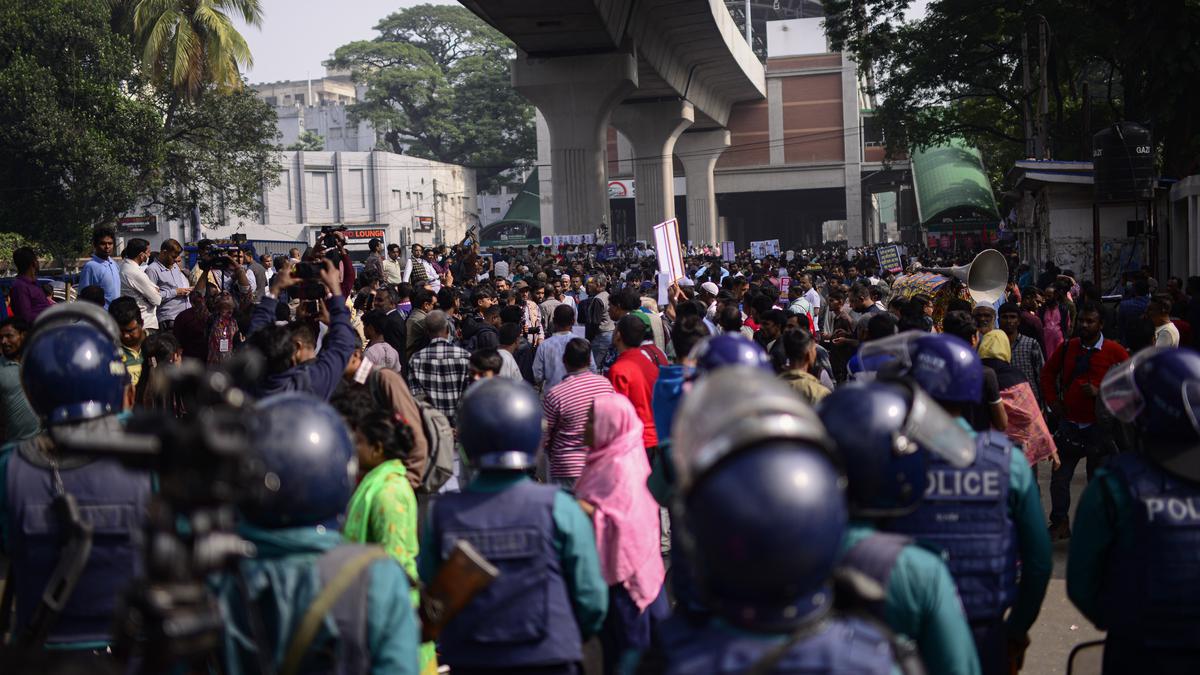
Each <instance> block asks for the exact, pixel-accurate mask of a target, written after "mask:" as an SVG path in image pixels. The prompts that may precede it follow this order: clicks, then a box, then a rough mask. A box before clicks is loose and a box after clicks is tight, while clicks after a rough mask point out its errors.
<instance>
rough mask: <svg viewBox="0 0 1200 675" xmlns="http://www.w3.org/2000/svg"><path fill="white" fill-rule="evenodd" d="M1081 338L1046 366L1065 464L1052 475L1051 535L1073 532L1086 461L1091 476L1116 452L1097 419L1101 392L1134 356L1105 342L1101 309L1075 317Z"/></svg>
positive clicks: (1045, 388) (1046, 388)
mask: <svg viewBox="0 0 1200 675" xmlns="http://www.w3.org/2000/svg"><path fill="white" fill-rule="evenodd" d="M1075 324H1076V329H1077V333H1078V337H1074V338H1071V339H1070V340H1068V341H1066V342H1064V343H1063V344H1061V345H1059V347H1058V349H1056V350H1055V351H1054V353H1053V354H1051V355H1050V358H1049V359H1048V360H1047V361H1046V365H1045V366H1043V367H1042V378H1041V379H1042V382H1041V385H1042V397H1043V399H1044V400H1045V401H1046V405H1047V406H1049V408H1050V411H1051V412H1053V413H1054V414H1055V415H1056V416H1057V417H1058V420H1059V424H1058V431H1057V433H1055V435H1054V441H1055V444H1057V445H1058V456H1059V458H1060V459H1061V460H1062V466H1060V467H1059V468H1058V469H1056V470H1054V472H1053V473H1051V474H1050V539H1051V540H1057V539H1066V538H1068V537H1070V536H1071V527H1070V524H1069V522H1068V518H1069V515H1068V514H1069V511H1070V508H1071V477H1072V476H1074V474H1075V467H1076V466H1078V465H1079V461H1080V460H1082V459H1086V460H1087V477H1088V480H1091V479H1092V474H1094V473H1095V472H1096V469H1097V468H1098V467H1099V466H1100V464H1101V463H1102V462H1103V461H1104V458H1105V457H1106V456H1107V455H1108V454H1110V453H1111V452H1113V451H1114V450H1115V448H1114V446H1113V441H1112V439H1111V438H1110V437H1109V435H1108V433H1107V432H1106V431H1105V430H1104V429H1103V428H1102V426H1101V425H1100V424H1097V421H1096V394H1097V393H1098V392H1099V391H1100V381H1101V380H1103V379H1104V374H1105V373H1107V372H1108V370H1109V368H1112V367H1113V366H1114V365H1116V364H1118V363H1120V362H1122V361H1125V360H1126V359H1128V358H1129V352H1127V351H1125V348H1124V347H1122V346H1121V345H1120V344H1118V343H1117V342H1115V341H1113V340H1105V339H1104V334H1103V333H1102V332H1101V329H1102V328H1103V327H1104V321H1103V319H1101V315H1100V308H1099V307H1097V306H1096V305H1095V304H1093V303H1086V304H1083V305H1081V306H1080V308H1079V311H1078V312H1077V314H1076V319H1075Z"/></svg>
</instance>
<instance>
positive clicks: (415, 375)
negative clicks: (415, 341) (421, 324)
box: [408, 338, 471, 424]
mask: <svg viewBox="0 0 1200 675" xmlns="http://www.w3.org/2000/svg"><path fill="white" fill-rule="evenodd" d="M470 358H471V353H470V352H468V351H467V350H465V349H463V348H462V347H455V346H454V345H452V344H450V341H449V340H447V339H446V338H436V339H434V340H433V342H430V343H429V346H427V347H424V348H423V349H421V350H420V351H418V352H417V353H416V354H413V357H412V361H411V362H410V363H409V367H408V388H409V389H411V390H412V393H413V395H414V396H419V395H421V394H425V395H427V396H428V397H429V401H430V403H432V404H433V406H434V407H435V408H437V409H438V410H440V411H442V414H443V415H445V416H446V418H447V419H449V420H450V423H451V424H453V423H454V414H455V412H457V410H458V399H459V397H460V396H462V393H463V389H465V388H466V386H467V375H468V373H469V370H470V362H469V360H470Z"/></svg>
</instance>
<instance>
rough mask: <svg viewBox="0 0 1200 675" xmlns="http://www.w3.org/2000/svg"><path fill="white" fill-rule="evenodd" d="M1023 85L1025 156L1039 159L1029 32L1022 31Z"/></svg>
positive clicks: (1022, 105)
mask: <svg viewBox="0 0 1200 675" xmlns="http://www.w3.org/2000/svg"><path fill="white" fill-rule="evenodd" d="M1021 85H1022V87H1023V93H1024V95H1023V96H1022V97H1021V108H1022V111H1023V112H1024V113H1025V156H1026V157H1032V158H1034V159H1036V158H1037V156H1038V154H1037V146H1036V144H1035V143H1034V140H1033V108H1032V107H1031V106H1030V105H1029V97H1030V96H1032V95H1033V78H1032V77H1031V76H1030V74H1029V31H1027V30H1025V31H1021Z"/></svg>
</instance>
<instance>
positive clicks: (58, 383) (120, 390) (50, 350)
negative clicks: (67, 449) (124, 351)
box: [21, 302, 128, 426]
mask: <svg viewBox="0 0 1200 675" xmlns="http://www.w3.org/2000/svg"><path fill="white" fill-rule="evenodd" d="M118 336H119V331H118V329H117V325H116V322H115V321H114V320H113V318H112V317H111V316H109V314H108V312H105V311H104V310H103V309H102V308H100V307H98V306H96V305H93V304H91V303H88V302H71V303H63V304H60V305H54V306H53V307H50V308H48V309H47V310H46V311H44V312H42V314H41V315H40V316H39V317H38V319H37V322H36V323H34V325H33V329H32V330H31V331H30V332H29V335H28V336H27V337H26V338H25V353H24V357H23V358H22V361H21V385H22V386H23V387H24V389H25V394H26V396H28V398H29V404H30V406H31V407H32V408H33V410H34V412H36V413H37V414H38V417H40V418H41V419H42V420H43V421H44V422H45V423H46V425H47V426H54V425H57V424H69V423H73V422H81V421H84V420H89V419H95V418H98V417H103V416H105V415H111V414H115V413H118V412H120V411H121V408H122V407H123V404H124V398H125V385H126V383H127V382H128V377H127V375H126V372H125V364H124V362H123V361H122V360H121V350H120V348H119V347H118V344H119V339H118Z"/></svg>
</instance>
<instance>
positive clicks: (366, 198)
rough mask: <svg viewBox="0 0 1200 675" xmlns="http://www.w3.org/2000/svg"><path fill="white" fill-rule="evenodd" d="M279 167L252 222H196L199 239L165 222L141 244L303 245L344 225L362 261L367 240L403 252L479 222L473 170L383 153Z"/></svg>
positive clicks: (284, 156) (314, 157)
mask: <svg viewBox="0 0 1200 675" xmlns="http://www.w3.org/2000/svg"><path fill="white" fill-rule="evenodd" d="M281 162H282V170H281V171H280V175H279V183H278V185H276V186H274V187H272V188H271V189H269V190H265V191H264V194H263V207H262V211H261V213H260V214H259V216H258V217H257V218H249V219H244V218H237V217H235V216H233V215H232V214H229V215H227V217H226V218H225V220H224V222H225V224H223V225H222V224H217V223H209V222H205V223H201V228H200V231H199V232H198V233H197V232H194V231H193V228H192V227H191V225H190V224H189V223H181V222H171V223H165V224H164V225H162V226H160V227H159V231H158V233H156V234H154V235H152V236H147V238H148V239H152V243H153V244H154V245H156V246H157V243H158V242H161V241H162V240H163V239H166V238H168V237H174V238H175V239H178V240H179V241H194V240H195V239H198V238H209V239H218V238H228V237H231V236H232V235H234V234H244V235H246V237H247V238H249V239H255V240H268V241H295V242H301V243H305V244H307V243H312V242H314V241H316V237H317V235H318V233H319V232H320V230H321V228H322V227H324V226H328V225H345V226H347V227H348V228H350V229H351V232H352V236H351V237H350V240H351V243H352V246H351V248H352V251H354V252H356V253H357V254H358V255H359V257H364V256H365V255H366V241H367V240H368V239H370V238H378V239H382V240H383V241H384V242H385V243H389V244H390V243H398V244H401V245H403V246H408V245H409V244H412V243H420V244H424V245H434V244H456V243H458V242H459V241H462V239H463V238H464V237H465V236H466V234H467V232H468V230H470V229H471V228H473V227H475V226H476V225H477V224H478V222H479V221H478V215H477V213H478V209H477V207H476V203H475V172H474V171H473V170H472V169H468V168H465V167H461V166H458V165H455V164H445V163H442V162H435V161H432V160H428V159H420V158H417V157H409V156H407V155H396V154H393V153H390V152H382V151H373V152H301V151H287V152H282V153H281ZM359 234H361V235H362V236H361V237H360V236H357V235H359ZM359 239H361V241H359Z"/></svg>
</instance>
